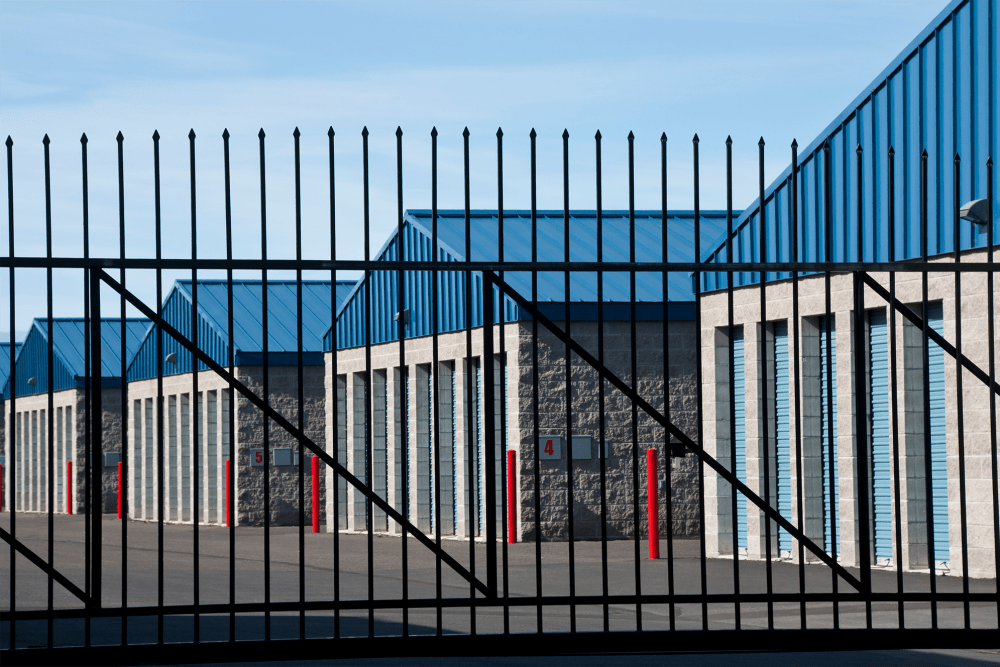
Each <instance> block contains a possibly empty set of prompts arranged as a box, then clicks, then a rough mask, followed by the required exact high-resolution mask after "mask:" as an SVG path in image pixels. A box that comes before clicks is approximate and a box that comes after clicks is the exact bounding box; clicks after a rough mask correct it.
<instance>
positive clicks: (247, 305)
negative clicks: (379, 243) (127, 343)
mask: <svg viewBox="0 0 1000 667" xmlns="http://www.w3.org/2000/svg"><path fill="white" fill-rule="evenodd" d="M353 286H354V281H347V280H343V281H341V280H338V281H337V300H338V303H339V302H341V301H342V300H343V299H344V298H346V296H347V295H348V293H349V292H350V291H351V288H352V287H353ZM228 290H229V288H228V283H227V281H226V280H199V281H198V313H199V317H200V320H199V326H198V344H199V346H200V347H201V349H203V350H205V351H206V352H207V353H208V354H209V356H211V357H212V359H213V360H214V361H215V362H216V363H218V364H221V365H228V364H229V349H228V338H229V334H228V331H229V309H228ZM262 295H263V291H262V289H261V281H259V280H234V281H233V344H234V346H235V348H236V349H235V356H236V357H237V359H236V361H237V363H238V364H240V362H242V365H259V364H260V362H261V361H262V360H263V357H262V355H261V354H260V352H261V351H262V350H263V343H262V338H263V335H264V328H263V317H262V311H263V300H262ZM192 300H193V296H192V281H190V280H178V281H176V282H175V283H174V286H173V288H172V289H171V290H170V293H169V294H167V297H166V299H165V300H164V303H163V317H164V319H165V320H166V321H167V323H169V324H170V325H171V326H173V327H174V328H176V329H177V330H178V331H180V332H181V334H183V335H184V336H186V337H188V338H190V336H191V304H192ZM296 304H297V291H296V282H295V281H294V280H268V281H267V313H268V318H267V323H268V324H267V340H268V351H269V352H271V353H276V354H275V356H274V357H271V356H270V355H269V361H270V363H272V364H273V365H284V364H288V363H295V361H294V360H293V356H294V355H292V356H289V355H281V354H280V353H283V352H296V351H297V350H298V341H297V332H296V317H297V310H296ZM331 316H332V313H331V308H330V281H329V280H303V281H302V349H303V350H304V351H307V352H320V353H321V352H322V350H323V334H324V333H325V332H326V331H327V330H328V329H329V328H330V321H331ZM155 333H156V328H155V327H151V328H150V330H149V331H148V332H147V333H146V336H145V339H144V340H143V342H142V347H141V348H140V349H139V352H138V353H137V354H136V355H135V358H134V359H133V360H132V364H131V366H130V367H129V370H128V379H129V381H130V382H132V381H134V380H145V379H149V378H153V377H156V372H157V354H156V335H155ZM171 352H176V353H177V363H176V364H165V365H164V367H163V372H164V374H165V375H173V374H177V373H187V372H190V370H191V355H190V353H188V352H187V351H186V350H185V349H183V348H182V347H181V346H180V344H179V343H177V341H175V340H174V339H173V338H171V337H170V336H167V335H164V337H163V350H162V351H161V353H162V355H163V356H164V357H166V356H167V355H168V354H170V353H171ZM246 353H250V354H249V355H247V354H246ZM255 353H256V354H255ZM254 355H255V356H254ZM314 356H315V355H310V357H309V359H313V357H314ZM295 359H297V356H296V357H295ZM255 362H256V363H255ZM318 363H322V360H321V359H320V361H319V362H318ZM199 369H201V370H207V367H206V366H205V365H204V364H200V365H199Z"/></svg>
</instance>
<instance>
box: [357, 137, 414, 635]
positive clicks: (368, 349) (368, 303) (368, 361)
mask: <svg viewBox="0 0 1000 667" xmlns="http://www.w3.org/2000/svg"><path fill="white" fill-rule="evenodd" d="M361 167H362V172H363V173H362V177H363V180H364V192H363V199H364V202H363V204H364V235H365V261H366V262H368V261H371V243H370V239H371V218H370V208H369V205H370V199H369V196H370V195H369V191H368V127H367V126H365V127H364V128H362V130H361ZM401 244H402V239H401V238H399V237H397V239H396V250H397V252H396V256H397V257H398V258H402V252H401V251H400V246H401ZM371 278H372V272H371V271H369V270H368V269H367V268H366V269H365V282H364V290H365V295H364V300H365V324H364V327H365V382H366V383H370V380H371V368H372V338H371V336H372V327H371V312H372V298H373V297H372V279H371ZM400 282H402V281H400ZM400 293H401V292H400ZM400 317H402V314H401V315H400ZM399 364H400V372H401V373H405V372H406V366H405V364H404V362H403V360H402V359H400V360H399ZM369 394H370V392H369V391H368V385H366V386H365V415H366V417H365V422H366V424H365V425H364V428H365V451H366V452H370V451H371V446H370V442H371V429H370V428H368V427H367V421H368V419H369V417H368V416H367V415H370V414H371V405H370V400H369ZM348 410H353V407H348ZM352 414H353V412H352ZM357 427H358V425H357V423H355V425H354V428H355V431H356V430H357ZM403 428H404V431H403V442H406V437H407V436H406V431H405V428H406V425H405V420H404V426H403ZM355 437H357V436H355ZM366 459H367V457H366ZM370 468H371V466H369V465H367V464H365V480H368V477H369V470H370ZM356 470H357V463H355V471H356ZM348 507H350V505H348ZM370 516H371V503H370V502H369V501H368V500H367V499H366V500H365V525H366V527H368V528H369V530H368V536H367V545H366V546H367V548H368V636H369V637H374V636H375V608H374V607H373V606H372V601H373V600H374V599H375V553H374V549H375V547H374V542H373V539H374V538H373V536H372V532H371V529H370V521H371V519H370V518H369V517H370ZM403 516H404V517H406V518H409V513H408V511H407V508H406V494H405V493H404V494H403ZM352 521H354V522H355V523H356V522H357V519H353V520H352ZM400 528H401V530H400V532H401V533H402V534H401V538H402V550H403V554H404V555H405V554H406V529H405V528H402V526H401V527H400ZM406 583H407V582H406V577H405V576H404V577H403V589H404V591H406ZM406 620H407V618H406V610H405V609H404V610H403V621H404V622H403V628H404V630H405V629H406Z"/></svg>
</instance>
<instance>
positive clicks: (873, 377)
mask: <svg viewBox="0 0 1000 667" xmlns="http://www.w3.org/2000/svg"><path fill="white" fill-rule="evenodd" d="M868 336H869V348H870V354H869V369H868V377H869V384H868V404H869V406H870V409H869V415H870V417H869V420H868V424H869V429H870V442H871V457H870V458H869V461H870V462H871V467H870V474H871V487H870V488H871V489H872V510H873V512H872V517H873V525H872V536H873V538H874V541H875V557H876V558H891V557H892V485H891V481H890V475H889V446H890V445H889V328H888V326H887V323H886V315H885V311H884V310H873V311H871V312H870V313H869V316H868Z"/></svg>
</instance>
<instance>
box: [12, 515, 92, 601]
mask: <svg viewBox="0 0 1000 667" xmlns="http://www.w3.org/2000/svg"><path fill="white" fill-rule="evenodd" d="M0 539H2V540H3V541H4V542H6V543H7V544H10V545H13V547H14V549H15V550H17V552H18V553H19V554H21V555H22V556H24V557H25V558H27V559H28V560H29V561H30V562H31V563H32V564H33V565H34V566H35V567H37V568H39V569H40V570H42V572H44V573H45V574H48V575H51V576H52V578H53V579H54V580H56V581H58V582H59V584H60V585H62V587H63V588H65V589H66V590H68V591H69V592H70V593H72V594H73V595H75V596H76V597H78V598H80V601H81V602H83V603H84V604H86V603H87V602H89V600H88V598H87V594H86V593H84V592H83V591H82V590H80V587H79V586H77V585H76V584H74V583H73V582H72V581H70V580H69V579H67V578H66V575H64V574H63V573H61V572H60V571H59V570H57V569H55V568H53V567H49V564H48V563H46V562H45V559H44V558H42V557H41V556H39V555H38V554H36V553H35V552H34V551H32V550H31V549H29V548H28V547H26V546H24V544H23V543H21V541H20V540H16V539H14V538H13V537H11V534H10V533H8V532H7V531H6V530H4V529H3V528H0Z"/></svg>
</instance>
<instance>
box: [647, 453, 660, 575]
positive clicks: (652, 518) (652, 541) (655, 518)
mask: <svg viewBox="0 0 1000 667" xmlns="http://www.w3.org/2000/svg"><path fill="white" fill-rule="evenodd" d="M656 473H657V466H656V449H655V448H654V449H647V450H646V499H647V500H648V501H649V557H650V558H652V559H656V558H659V557H660V503H659V499H658V497H657V479H656Z"/></svg>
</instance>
